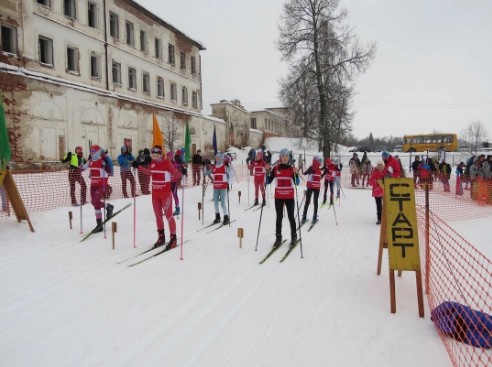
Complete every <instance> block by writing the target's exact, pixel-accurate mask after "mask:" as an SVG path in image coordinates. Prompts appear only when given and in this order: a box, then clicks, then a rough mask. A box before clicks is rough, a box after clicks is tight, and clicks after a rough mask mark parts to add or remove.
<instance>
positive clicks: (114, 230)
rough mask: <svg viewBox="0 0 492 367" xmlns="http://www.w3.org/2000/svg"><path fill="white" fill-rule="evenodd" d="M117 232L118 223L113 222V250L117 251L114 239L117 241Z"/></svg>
mask: <svg viewBox="0 0 492 367" xmlns="http://www.w3.org/2000/svg"><path fill="white" fill-rule="evenodd" d="M117 231H118V225H117V224H116V222H112V223H111V232H112V239H113V250H114V249H115V243H114V239H115V233H116V232H117Z"/></svg>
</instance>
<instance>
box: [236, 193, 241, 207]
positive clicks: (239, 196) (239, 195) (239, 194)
mask: <svg viewBox="0 0 492 367" xmlns="http://www.w3.org/2000/svg"><path fill="white" fill-rule="evenodd" d="M237 196H238V198H239V204H241V191H238V192H237Z"/></svg>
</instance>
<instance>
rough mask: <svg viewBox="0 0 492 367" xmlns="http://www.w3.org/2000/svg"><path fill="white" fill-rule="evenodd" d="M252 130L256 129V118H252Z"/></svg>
mask: <svg viewBox="0 0 492 367" xmlns="http://www.w3.org/2000/svg"><path fill="white" fill-rule="evenodd" d="M251 128H252V129H256V118H255V117H252V118H251Z"/></svg>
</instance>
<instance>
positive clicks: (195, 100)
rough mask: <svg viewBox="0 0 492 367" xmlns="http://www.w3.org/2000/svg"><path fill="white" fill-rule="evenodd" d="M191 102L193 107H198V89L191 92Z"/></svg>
mask: <svg viewBox="0 0 492 367" xmlns="http://www.w3.org/2000/svg"><path fill="white" fill-rule="evenodd" d="M191 103H192V106H193V108H198V93H197V92H196V91H193V92H191Z"/></svg>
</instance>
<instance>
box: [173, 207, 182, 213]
mask: <svg viewBox="0 0 492 367" xmlns="http://www.w3.org/2000/svg"><path fill="white" fill-rule="evenodd" d="M180 214H181V210H180V209H179V206H176V209H174V213H173V215H180Z"/></svg>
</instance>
